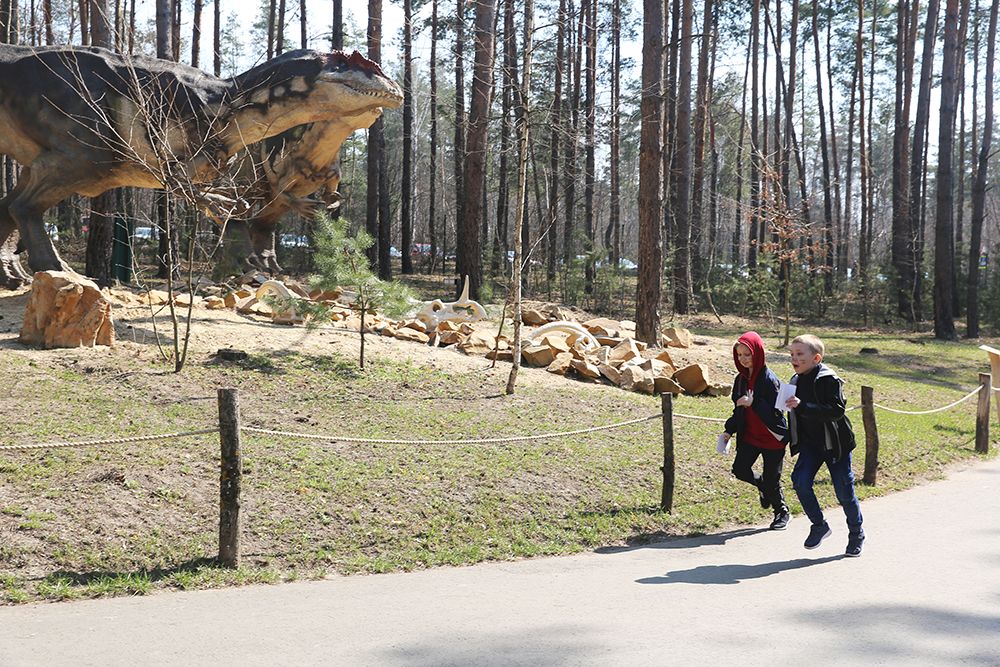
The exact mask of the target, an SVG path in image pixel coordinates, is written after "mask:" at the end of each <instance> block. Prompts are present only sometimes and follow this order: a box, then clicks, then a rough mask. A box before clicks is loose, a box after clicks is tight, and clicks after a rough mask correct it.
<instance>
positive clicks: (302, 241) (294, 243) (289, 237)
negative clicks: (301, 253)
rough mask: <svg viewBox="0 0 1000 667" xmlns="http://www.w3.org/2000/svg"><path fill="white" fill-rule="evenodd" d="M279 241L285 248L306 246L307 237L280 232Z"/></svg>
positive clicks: (307, 242) (307, 244)
mask: <svg viewBox="0 0 1000 667" xmlns="http://www.w3.org/2000/svg"><path fill="white" fill-rule="evenodd" d="M279 242H280V243H281V245H282V246H283V247H285V248H308V247H309V239H308V238H306V237H305V236H298V235H296V234H282V235H281V237H280V239H279Z"/></svg>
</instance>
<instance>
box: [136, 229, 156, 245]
mask: <svg viewBox="0 0 1000 667" xmlns="http://www.w3.org/2000/svg"><path fill="white" fill-rule="evenodd" d="M152 238H153V228H152V227H136V228H135V229H133V230H132V240H133V241H135V242H136V243H142V242H143V241H148V240H150V239H152Z"/></svg>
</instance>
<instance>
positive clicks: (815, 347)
mask: <svg viewBox="0 0 1000 667" xmlns="http://www.w3.org/2000/svg"><path fill="white" fill-rule="evenodd" d="M792 345H801V346H802V347H806V348H809V351H811V352H812V353H813V354H818V355H819V356H821V357H822V356H823V354H824V353H825V352H826V346H825V345H823V341H821V340H820V339H819V336H814V335H812V334H803V335H801V336H796V337H795V340H793V341H792Z"/></svg>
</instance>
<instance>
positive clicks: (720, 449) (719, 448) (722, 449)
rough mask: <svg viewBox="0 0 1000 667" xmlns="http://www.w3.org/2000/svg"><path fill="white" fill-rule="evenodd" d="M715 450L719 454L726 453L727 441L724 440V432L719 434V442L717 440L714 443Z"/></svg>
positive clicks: (727, 450)
mask: <svg viewBox="0 0 1000 667" xmlns="http://www.w3.org/2000/svg"><path fill="white" fill-rule="evenodd" d="M715 451H716V452H717V453H719V454H728V453H729V441H728V440H726V434H725V433H720V434H719V442H717V443H716V445H715Z"/></svg>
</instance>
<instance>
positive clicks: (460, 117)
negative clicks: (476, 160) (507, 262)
mask: <svg viewBox="0 0 1000 667" xmlns="http://www.w3.org/2000/svg"><path fill="white" fill-rule="evenodd" d="M465 5H466V0H456V1H455V140H454V144H455V147H454V151H453V152H454V156H455V158H454V162H455V164H454V169H455V249H456V253H455V272H456V273H457V274H458V276H459V283H461V284H464V280H465V276H466V275H468V274H469V272H470V271H471V270H472V267H471V266H466V265H465V257H466V255H464V254H463V253H462V252H461V248H462V247H464V246H465V243H466V240H465V238H464V236H463V234H464V233H465V231H464V230H465V223H464V222H463V221H462V197H463V194H464V193H465V191H466V190H465V184H464V183H463V182H462V180H463V179H464V178H465V157H466V149H465V126H466V120H465ZM461 284H460V285H458V286H456V289H455V296H458V293H459V292H460V291H461V289H462V286H461Z"/></svg>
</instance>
